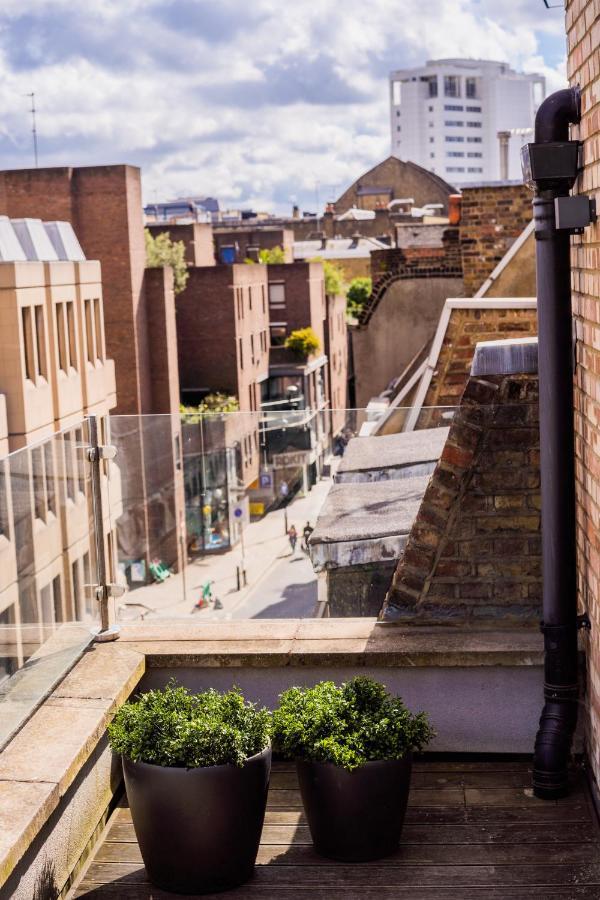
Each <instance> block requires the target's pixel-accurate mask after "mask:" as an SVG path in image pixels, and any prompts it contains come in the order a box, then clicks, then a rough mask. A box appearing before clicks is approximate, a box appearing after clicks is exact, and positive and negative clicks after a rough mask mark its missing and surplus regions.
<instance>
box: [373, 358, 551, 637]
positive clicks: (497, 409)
mask: <svg viewBox="0 0 600 900" xmlns="http://www.w3.org/2000/svg"><path fill="white" fill-rule="evenodd" d="M539 509H540V496H539V434H538V382H537V376H531V375H522V376H518V375H511V376H487V377H486V378H485V379H483V378H470V379H469V382H468V384H467V387H466V389H465V392H464V395H463V397H462V400H461V405H460V408H459V410H458V411H457V413H456V415H455V417H454V419H453V421H452V425H451V426H450V433H449V435H448V440H447V441H446V445H445V447H444V450H443V453H442V456H441V459H440V461H439V463H438V464H437V466H436V469H435V471H434V473H433V475H432V477H431V480H430V482H429V484H428V486H427V489H426V491H425V496H424V497H423V500H422V503H421V506H420V509H419V512H418V514H417V517H416V519H415V521H414V523H413V526H412V529H411V532H410V534H409V537H408V542H407V545H406V548H405V551H404V554H403V557H402V559H401V560H400V562H399V564H398V567H397V570H396V573H395V575H394V580H393V583H392V587H391V588H390V591H389V594H388V598H387V605H386V608H385V617H386V618H387V619H389V620H395V621H402V622H404V621H406V622H407V623H411V624H433V623H436V624H446V625H454V624H456V625H464V624H465V623H470V624H479V625H486V626H490V627H494V628H498V627H502V628H507V627H511V626H514V625H519V624H526V625H535V626H537V625H538V623H539V618H540V598H541V558H540V553H541V546H540V534H539V529H540V517H539Z"/></svg>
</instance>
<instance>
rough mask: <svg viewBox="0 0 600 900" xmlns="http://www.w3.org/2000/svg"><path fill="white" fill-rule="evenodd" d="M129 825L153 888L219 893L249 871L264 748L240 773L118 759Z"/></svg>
mask: <svg viewBox="0 0 600 900" xmlns="http://www.w3.org/2000/svg"><path fill="white" fill-rule="evenodd" d="M123 773H124V775H125V787H126V788H127V799H128V800H129V806H130V807H131V818H132V819H133V825H134V828H135V833H136V837H137V839H138V843H139V845H140V851H141V853H142V858H143V860H144V865H145V866H146V871H147V873H148V878H149V879H150V881H151V882H152V884H154V885H156V886H157V887H160V888H162V889H163V890H165V891H174V892H175V893H178V894H207V893H211V892H215V891H225V890H227V889H228V888H232V887H236V886H237V885H239V884H242V883H243V882H244V881H247V880H248V879H249V878H250V877H251V875H252V873H253V871H254V863H255V860H256V854H257V852H258V845H259V842H260V835H261V831H262V826H263V820H264V817H265V806H266V803H267V791H268V788H269V776H270V773H271V748H270V747H267V748H266V749H265V750H263V751H262V753H257V754H256V756H251V757H250V759H248V760H247V761H246V763H245V764H244V765H243V766H240V767H238V766H234V765H224V766H207V767H206V768H198V769H179V768H164V767H163V766H155V765H150V764H149V763H143V762H131V760H128V759H125V758H124V759H123Z"/></svg>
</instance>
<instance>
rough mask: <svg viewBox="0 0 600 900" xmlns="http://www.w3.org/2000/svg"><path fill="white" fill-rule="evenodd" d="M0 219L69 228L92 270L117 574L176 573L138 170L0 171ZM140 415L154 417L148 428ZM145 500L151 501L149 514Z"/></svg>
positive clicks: (172, 416)
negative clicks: (106, 368) (154, 569)
mask: <svg viewBox="0 0 600 900" xmlns="http://www.w3.org/2000/svg"><path fill="white" fill-rule="evenodd" d="M0 213H4V214H6V215H8V216H10V217H13V218H23V217H28V216H37V217H42V218H43V219H48V220H59V221H66V222H70V223H71V225H72V226H73V228H74V230H75V232H76V234H77V237H78V239H79V241H80V243H81V246H82V248H83V251H84V253H85V255H86V257H87V258H89V259H94V260H98V261H99V262H100V265H101V267H102V279H103V297H104V329H105V340H106V351H107V354H108V357H109V358H112V359H113V360H114V364H115V379H116V391H117V407H116V409H115V413H116V414H117V415H116V416H111V439H112V441H113V442H114V443H116V444H117V445H118V447H119V450H120V459H119V467H120V470H121V472H122V475H123V507H124V510H125V512H124V514H123V516H122V517H121V519H120V522H119V529H118V544H119V560H120V562H121V563H122V565H123V567H124V568H125V570H126V571H127V572H129V571H130V567H131V564H132V563H134V562H139V561H142V562H144V563H145V564H146V565H147V563H148V562H149V561H150V560H151V559H152V558H153V557H159V558H161V559H163V560H164V561H166V562H167V563H168V564H169V565H171V564H173V565H175V566H180V565H181V563H182V550H181V547H182V541H181V529H182V528H183V527H184V501H183V480H182V478H181V469H180V464H179V454H180V450H179V447H180V445H181V430H180V425H179V420H178V415H177V414H178V404H179V384H178V372H177V357H176V351H175V328H174V320H175V306H174V297H173V290H172V283H171V281H170V280H169V276H168V275H165V276H163V274H162V273H161V274H160V275H157V273H156V272H155V271H152V270H146V254H145V245H144V229H143V222H142V204H141V180H140V170H139V169H138V168H135V167H133V166H126V165H117V166H85V167H78V168H71V167H64V168H48V169H24V170H10V171H3V172H0ZM141 415H144V416H154V417H155V418H154V420H153V423H152V425H153V428H152V429H150V427H149V425H150V423H149V420H145V421H144V422H142V421H141V420H139V419H138V418H137V417H139V416H141ZM159 416H164V418H159ZM157 443H159V444H160V445H161V447H162V448H163V452H161V453H160V455H159V457H158V459H159V460H160V463H161V466H162V470H159V469H158V468H157V465H156V452H155V451H156V444H157ZM151 448H152V449H151ZM150 495H152V496H153V497H154V498H155V502H154V505H153V512H152V513H151V514H150V515H149V513H148V509H149V504H148V502H147V501H148V497H149V496H150Z"/></svg>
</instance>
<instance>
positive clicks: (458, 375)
mask: <svg viewBox="0 0 600 900" xmlns="http://www.w3.org/2000/svg"><path fill="white" fill-rule="evenodd" d="M482 302H483V301H482ZM536 334H537V315H536V310H535V309H476V308H473V309H453V310H452V311H451V313H450V320H449V322H448V328H447V330H446V335H445V337H444V341H443V343H442V348H441V350H440V355H439V357H438V362H437V365H436V368H435V371H434V372H433V375H432V378H431V382H430V385H429V388H428V390H427V395H426V397H425V402H424V404H423V405H424V406H425V407H427V406H455V405H456V404H457V403H458V401H459V399H460V397H461V395H462V392H463V391H464V389H465V385H466V383H467V380H468V377H469V372H470V370H471V363H472V361H473V354H474V352H475V345H476V344H477V343H479V341H494V340H500V339H506V338H512V337H514V338H519V337H534V336H535V335H536Z"/></svg>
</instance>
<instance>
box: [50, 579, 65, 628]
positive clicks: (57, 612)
mask: <svg viewBox="0 0 600 900" xmlns="http://www.w3.org/2000/svg"><path fill="white" fill-rule="evenodd" d="M52 600H53V603H54V621H55V622H62V621H63V618H64V616H63V611H62V591H61V587H60V575H57V576H56V578H53V579H52Z"/></svg>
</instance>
